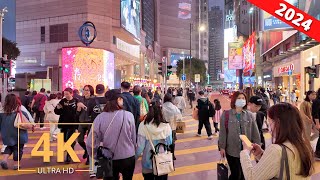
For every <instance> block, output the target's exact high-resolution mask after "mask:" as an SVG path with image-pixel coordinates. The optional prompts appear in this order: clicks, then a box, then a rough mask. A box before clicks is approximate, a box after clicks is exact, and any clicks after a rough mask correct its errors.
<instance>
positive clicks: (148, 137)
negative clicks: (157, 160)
mask: <svg viewBox="0 0 320 180" xmlns="http://www.w3.org/2000/svg"><path fill="white" fill-rule="evenodd" d="M144 131H145V134H146V136H147V139H148V140H149V143H150V146H151V148H152V150H153V152H154V153H156V149H155V148H154V145H153V142H152V140H151V137H150V134H149V131H148V128H147V127H146V126H144Z"/></svg>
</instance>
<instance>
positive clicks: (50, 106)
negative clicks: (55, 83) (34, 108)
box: [43, 94, 60, 141]
mask: <svg viewBox="0 0 320 180" xmlns="http://www.w3.org/2000/svg"><path fill="white" fill-rule="evenodd" d="M59 101H60V100H59V99H58V98H57V95H56V94H50V96H49V100H48V101H46V104H45V105H44V108H43V111H44V113H46V116H45V117H46V119H45V120H46V121H49V123H50V141H54V140H56V139H57V134H58V133H60V129H59V128H58V124H57V123H58V122H59V115H56V114H55V113H54V109H55V108H56V106H57V104H58V103H59ZM51 123H52V124H51Z"/></svg>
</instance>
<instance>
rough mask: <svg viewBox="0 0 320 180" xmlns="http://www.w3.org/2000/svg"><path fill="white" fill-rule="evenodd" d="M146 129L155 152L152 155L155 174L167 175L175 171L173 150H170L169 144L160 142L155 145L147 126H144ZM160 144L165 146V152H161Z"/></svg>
mask: <svg viewBox="0 0 320 180" xmlns="http://www.w3.org/2000/svg"><path fill="white" fill-rule="evenodd" d="M144 129H145V133H146V136H147V138H148V139H149V143H150V146H151V148H152V151H153V152H154V155H153V157H152V168H153V174H154V175H156V176H162V175H166V174H169V173H171V172H173V171H174V167H173V155H172V153H171V152H168V146H167V145H165V144H162V143H159V144H157V146H156V147H154V145H153V143H152V140H151V137H150V134H149V132H148V129H147V127H144ZM160 146H163V147H164V150H165V152H164V153H160V152H159V148H160Z"/></svg>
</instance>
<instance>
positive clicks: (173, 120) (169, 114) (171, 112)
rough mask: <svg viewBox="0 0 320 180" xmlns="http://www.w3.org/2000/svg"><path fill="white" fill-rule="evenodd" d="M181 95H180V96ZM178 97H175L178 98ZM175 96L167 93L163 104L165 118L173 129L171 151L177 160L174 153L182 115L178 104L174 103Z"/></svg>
mask: <svg viewBox="0 0 320 180" xmlns="http://www.w3.org/2000/svg"><path fill="white" fill-rule="evenodd" d="M178 97H179V96H178ZM178 97H176V98H175V99H177V98H178ZM172 99H173V96H172V95H171V94H166V95H165V96H164V98H163V102H164V103H163V106H162V113H163V117H164V119H165V120H166V121H167V122H169V124H170V127H171V129H172V139H173V142H172V145H171V151H172V153H173V160H176V157H175V155H174V149H175V141H176V140H177V133H176V129H177V121H182V115H181V112H180V110H179V109H178V107H177V106H175V105H174V104H173V103H172Z"/></svg>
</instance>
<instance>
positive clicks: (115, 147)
mask: <svg viewBox="0 0 320 180" xmlns="http://www.w3.org/2000/svg"><path fill="white" fill-rule="evenodd" d="M125 114H126V112H125V111H123V120H122V123H121V128H120V132H119V135H118V139H117V143H116V145H115V146H114V152H116V149H117V145H118V142H119V138H120V135H121V130H122V127H123V122H124V115H125ZM113 156H114V153H112V158H113Z"/></svg>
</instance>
